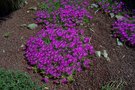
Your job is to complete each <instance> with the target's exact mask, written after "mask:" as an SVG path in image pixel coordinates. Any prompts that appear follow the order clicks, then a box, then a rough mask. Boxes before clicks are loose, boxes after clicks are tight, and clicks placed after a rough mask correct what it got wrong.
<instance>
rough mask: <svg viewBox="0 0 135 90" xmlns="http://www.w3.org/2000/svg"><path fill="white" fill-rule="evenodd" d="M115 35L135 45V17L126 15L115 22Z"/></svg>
mask: <svg viewBox="0 0 135 90" xmlns="http://www.w3.org/2000/svg"><path fill="white" fill-rule="evenodd" d="M113 29H114V36H115V37H118V38H120V40H121V41H123V42H125V43H128V44H130V45H132V46H135V17H134V16H133V17H130V16H128V15H126V16H125V17H123V18H121V19H119V20H117V21H116V22H115V23H114V24H113Z"/></svg>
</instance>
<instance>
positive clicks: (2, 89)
mask: <svg viewBox="0 0 135 90" xmlns="http://www.w3.org/2000/svg"><path fill="white" fill-rule="evenodd" d="M0 90H42V89H41V88H40V87H39V86H37V85H36V84H35V83H34V82H32V80H31V78H30V77H29V76H28V75H27V74H26V73H22V72H19V71H16V72H13V71H9V70H8V71H6V70H4V69H0Z"/></svg>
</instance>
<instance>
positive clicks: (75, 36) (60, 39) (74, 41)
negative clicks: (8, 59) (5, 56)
mask: <svg viewBox="0 0 135 90" xmlns="http://www.w3.org/2000/svg"><path fill="white" fill-rule="evenodd" d="M67 2H68V0H65V1H63V2H61V4H62V3H63V4H62V7H59V8H58V9H57V10H54V11H51V12H50V11H49V12H48V11H46V10H41V11H37V13H36V16H37V18H36V21H37V23H38V24H41V25H42V26H43V28H42V30H41V31H39V32H38V33H37V34H36V36H33V37H30V38H29V40H28V41H27V44H26V51H25V54H26V58H27V60H28V62H29V64H30V65H31V66H32V67H34V68H36V69H37V70H38V72H39V73H41V74H42V76H43V80H44V81H45V82H49V80H50V79H51V80H53V81H54V82H55V83H67V82H69V81H70V80H69V77H70V79H71V77H73V75H74V74H75V73H76V72H80V71H83V70H85V69H90V66H91V65H90V64H91V63H92V60H93V54H94V53H95V51H94V49H93V46H92V45H91V44H90V37H86V36H85V34H84V32H85V31H84V30H82V29H79V28H76V27H77V26H79V24H80V23H82V22H83V20H84V18H85V19H87V20H91V19H92V16H90V13H89V12H87V10H86V9H84V8H83V7H79V6H73V5H69V4H68V3H67ZM86 4H87V3H86Z"/></svg>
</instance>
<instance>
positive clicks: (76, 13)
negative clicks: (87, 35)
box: [36, 5, 92, 28]
mask: <svg viewBox="0 0 135 90" xmlns="http://www.w3.org/2000/svg"><path fill="white" fill-rule="evenodd" d="M36 16H37V19H36V20H37V23H42V24H44V25H46V26H48V25H50V23H51V24H52V23H53V24H59V25H60V26H64V27H70V28H71V27H75V26H77V25H79V24H80V23H82V22H83V19H84V18H87V19H88V20H90V19H92V16H90V14H89V12H88V11H87V10H86V9H84V8H81V7H79V6H78V7H77V8H76V7H74V6H71V5H65V6H64V8H59V9H58V10H56V11H53V12H51V13H50V14H49V13H48V12H47V11H38V12H37V13H36Z"/></svg>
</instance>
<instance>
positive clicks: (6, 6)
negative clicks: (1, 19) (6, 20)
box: [0, 0, 26, 16]
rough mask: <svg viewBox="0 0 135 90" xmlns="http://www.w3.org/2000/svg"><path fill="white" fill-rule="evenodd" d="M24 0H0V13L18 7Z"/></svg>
mask: <svg viewBox="0 0 135 90" xmlns="http://www.w3.org/2000/svg"><path fill="white" fill-rule="evenodd" d="M25 1H26V0H0V15H1V16H2V15H5V14H7V13H9V12H11V11H13V10H16V9H18V8H20V7H21V6H22V5H23V3H24V2H25Z"/></svg>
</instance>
